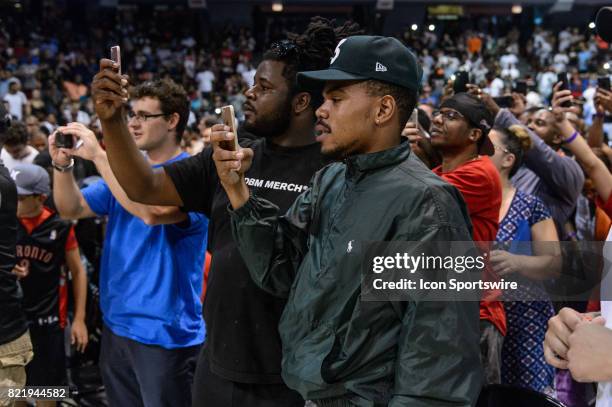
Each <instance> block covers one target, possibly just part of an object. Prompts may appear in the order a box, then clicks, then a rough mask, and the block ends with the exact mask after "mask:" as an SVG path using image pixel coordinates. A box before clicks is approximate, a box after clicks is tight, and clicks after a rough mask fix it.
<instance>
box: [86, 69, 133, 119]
mask: <svg viewBox="0 0 612 407" xmlns="http://www.w3.org/2000/svg"><path fill="white" fill-rule="evenodd" d="M118 69H119V66H118V65H117V64H116V63H115V62H114V61H112V60H110V59H101V60H100V71H99V72H98V73H97V74H96V75H95V76H94V79H93V82H92V84H91V95H92V97H93V100H94V108H95V109H96V114H97V115H98V117H99V118H100V120H108V119H111V118H113V117H116V116H117V115H119V114H123V106H124V105H125V104H126V103H127V101H128V90H127V85H128V77H127V76H126V75H119V73H118V72H117V70H118Z"/></svg>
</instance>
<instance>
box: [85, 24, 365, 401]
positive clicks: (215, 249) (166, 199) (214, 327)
mask: <svg viewBox="0 0 612 407" xmlns="http://www.w3.org/2000/svg"><path fill="white" fill-rule="evenodd" d="M356 29H357V27H356V26H355V25H353V24H345V25H344V26H342V27H339V28H334V27H333V25H332V24H331V22H329V21H327V20H325V19H322V18H317V19H315V20H314V21H312V22H311V24H310V25H309V26H308V28H307V29H306V31H305V32H304V34H302V35H290V36H289V39H288V40H285V41H281V42H279V43H276V44H274V45H273V46H272V47H271V48H270V49H269V50H268V51H267V52H266V53H265V54H264V57H263V62H262V63H261V64H260V65H259V67H258V68H257V74H256V77H255V84H254V85H253V86H252V87H251V88H250V89H248V90H247V91H246V93H245V96H246V97H247V102H246V103H245V118H246V122H245V126H244V127H245V130H246V131H248V132H251V133H254V134H255V135H257V136H259V137H260V138H258V139H252V138H251V139H244V138H243V139H241V143H242V144H243V145H244V146H248V147H250V148H252V149H253V151H254V152H255V157H254V160H253V165H252V167H251V169H250V171H249V172H248V173H247V177H248V182H249V184H250V185H251V186H252V187H253V188H254V190H256V191H257V194H259V195H260V196H263V197H266V198H268V199H270V200H271V201H273V202H274V203H275V204H277V205H279V206H280V207H281V208H285V209H286V208H288V207H289V205H291V203H292V202H293V201H294V200H295V198H296V197H297V195H298V194H299V193H301V192H303V191H305V190H306V189H308V186H307V185H308V181H309V180H310V178H311V177H312V175H313V174H314V172H315V171H316V170H318V169H319V168H320V167H321V157H320V153H319V149H320V147H319V145H318V144H316V143H315V137H314V122H315V117H314V106H316V104H317V103H316V101H315V100H314V98H313V97H312V95H311V94H310V93H308V92H305V91H304V90H302V89H301V88H300V87H299V86H298V85H297V81H296V74H297V72H298V71H299V70H304V69H320V68H323V67H326V66H327V64H328V62H329V59H330V58H331V57H332V54H333V49H334V46H335V45H336V43H337V42H338V41H339V40H340V39H342V38H344V37H346V36H348V35H350V34H351V33H352V32H356ZM112 64H113V63H112V61H109V60H103V61H102V62H101V70H100V73H98V74H97V75H96V78H95V80H94V83H93V92H92V93H93V95H94V98H95V100H96V111H97V113H98V115H99V117H100V120H101V123H102V128H103V134H104V138H105V142H106V146H107V152H108V157H109V160H110V164H111V167H112V169H113V172H114V173H115V175H116V176H117V179H118V181H119V183H120V184H121V185H122V187H123V188H124V189H125V191H126V192H127V194H128V195H129V197H130V199H133V200H135V201H139V202H142V203H147V204H159V205H177V206H181V207H182V208H183V210H188V211H198V212H202V213H204V214H206V215H207V216H208V217H209V219H210V221H211V228H210V235H209V246H208V249H209V251H210V252H211V254H212V263H211V271H210V279H209V283H208V288H207V294H206V300H205V304H204V319H205V321H206V326H207V331H208V339H207V342H206V346H205V348H204V349H203V351H202V353H201V355H200V359H199V362H198V367H197V370H196V378H195V383H194V391H193V393H194V395H193V405H194V406H205V407H216V406H219V407H229V406H249V407H257V406H266V407H270V406H282V407H286V406H289V407H291V406H300V407H302V406H303V405H304V401H303V399H302V398H301V397H300V395H299V394H298V393H296V392H294V391H293V390H290V389H289V388H287V387H286V386H285V385H284V383H283V380H282V378H281V376H280V370H281V368H280V364H281V343H280V338H279V335H278V321H279V318H280V315H281V312H282V310H283V308H284V306H285V300H284V299H282V298H278V297H276V296H273V295H269V294H267V293H265V292H264V291H262V290H261V289H260V288H258V287H257V286H256V285H255V284H254V283H253V281H252V280H251V278H250V276H249V272H248V269H247V265H246V264H245V262H244V260H243V259H242V257H241V256H240V253H239V252H238V249H237V247H236V244H235V243H234V240H233V238H232V235H231V230H230V221H229V216H228V213H227V205H228V204H229V201H228V199H227V195H226V194H225V192H224V191H223V188H222V187H221V184H220V183H219V177H218V175H217V173H216V169H215V165H214V162H213V160H212V149H210V148H207V149H205V150H204V151H203V152H202V153H200V154H198V155H197V156H194V157H192V158H190V159H187V160H184V161H181V162H178V163H175V164H172V165H168V166H165V167H164V168H163V169H158V170H154V171H152V170H151V168H150V167H149V166H147V165H146V163H145V162H144V160H143V159H142V156H141V155H140V153H139V152H138V149H137V148H136V146H135V144H134V143H133V141H132V140H131V137H130V135H129V133H128V131H127V128H126V125H125V122H124V120H123V115H122V114H121V106H122V103H123V101H124V98H125V97H126V94H127V92H125V90H124V89H125V88H124V86H125V85H126V84H127V82H126V81H125V78H121V77H120V76H119V75H117V74H116V73H115V71H114V69H113V65H112Z"/></svg>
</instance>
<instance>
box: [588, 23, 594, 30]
mask: <svg viewBox="0 0 612 407" xmlns="http://www.w3.org/2000/svg"><path fill="white" fill-rule="evenodd" d="M589 28H590V29H591V30H594V29H595V23H594V22H592V21H591V22H590V23H589Z"/></svg>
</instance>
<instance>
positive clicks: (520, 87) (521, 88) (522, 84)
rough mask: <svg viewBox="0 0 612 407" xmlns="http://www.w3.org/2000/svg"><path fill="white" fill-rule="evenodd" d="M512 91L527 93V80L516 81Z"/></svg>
mask: <svg viewBox="0 0 612 407" xmlns="http://www.w3.org/2000/svg"><path fill="white" fill-rule="evenodd" d="M514 91H515V92H516V93H519V94H521V95H527V81H516V83H515V84H514Z"/></svg>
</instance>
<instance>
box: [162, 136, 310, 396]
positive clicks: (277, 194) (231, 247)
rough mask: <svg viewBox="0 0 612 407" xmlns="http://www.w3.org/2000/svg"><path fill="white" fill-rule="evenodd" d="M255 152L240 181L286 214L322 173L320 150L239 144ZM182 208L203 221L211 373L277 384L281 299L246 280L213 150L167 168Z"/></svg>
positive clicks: (264, 143) (256, 142)
mask: <svg viewBox="0 0 612 407" xmlns="http://www.w3.org/2000/svg"><path fill="white" fill-rule="evenodd" d="M240 144H241V146H242V147H249V148H252V149H253V151H254V157H253V164H252V166H251V168H250V169H249V171H248V172H247V173H246V175H245V178H246V181H247V184H248V185H249V187H250V189H251V191H252V192H253V193H254V194H256V195H258V196H260V197H262V198H265V199H267V200H269V201H271V202H273V203H274V204H276V205H277V206H278V207H279V208H280V210H281V213H284V212H285V211H286V210H287V209H288V208H289V206H291V204H292V203H293V202H294V201H295V199H296V198H297V197H298V196H299V195H300V193H302V192H304V191H305V190H307V189H308V185H309V182H310V179H311V177H312V176H313V175H314V173H315V172H316V171H317V170H318V169H320V168H321V166H322V164H321V163H322V160H321V153H320V149H321V148H320V145H319V144H312V145H309V146H305V147H298V148H285V147H280V146H276V145H272V144H271V143H270V142H268V141H266V140H265V139H257V140H251V139H241V140H240ZM165 169H166V172H167V173H168V175H169V176H170V177H171V178H172V180H173V182H174V185H175V187H176V189H177V191H178V193H179V195H180V196H181V199H182V200H183V203H184V208H183V210H185V211H195V212H202V213H204V214H206V216H208V218H209V220H210V223H209V234H208V239H209V240H208V250H209V251H210V252H211V254H212V261H211V266H210V267H211V268H210V274H209V280H208V288H207V292H206V300H205V303H204V320H205V321H206V331H207V333H208V334H207V335H208V337H207V339H206V340H207V348H208V357H209V361H210V367H211V370H212V371H213V372H214V373H215V374H217V375H219V376H221V377H224V378H226V379H228V380H232V381H235V382H241V383H262V384H265V383H282V379H281V377H280V372H281V356H282V352H281V342H280V337H279V335H278V322H279V319H280V316H281V313H282V311H283V308H284V306H285V300H283V299H280V298H277V297H274V296H272V295H270V294H267V293H266V292H264V291H263V290H261V289H260V288H259V287H257V286H256V285H255V283H254V282H253V281H252V280H251V277H250V275H249V271H248V269H247V267H246V265H245V263H244V261H243V260H242V257H241V256H240V253H239V251H238V248H237V246H236V244H235V243H234V240H233V237H232V232H231V227H230V219H229V213H228V205H229V200H228V198H227V195H226V193H225V191H224V190H223V187H222V186H221V184H220V183H219V178H218V176H217V173H216V169H215V164H214V162H213V160H212V150H211V149H210V148H207V149H205V150H204V151H202V152H201V153H200V154H198V155H196V156H194V157H192V158H190V159H187V160H181V161H178V162H176V163H172V164H170V165H168V166H166V167H165Z"/></svg>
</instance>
